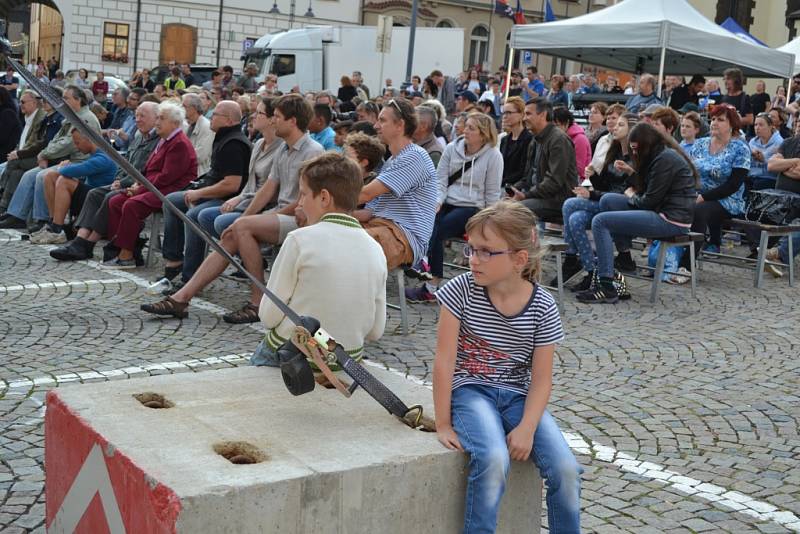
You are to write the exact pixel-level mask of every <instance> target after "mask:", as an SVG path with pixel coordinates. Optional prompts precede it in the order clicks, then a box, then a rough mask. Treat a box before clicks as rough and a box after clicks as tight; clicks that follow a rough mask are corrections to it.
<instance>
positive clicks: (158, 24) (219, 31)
mask: <svg viewBox="0 0 800 534" xmlns="http://www.w3.org/2000/svg"><path fill="white" fill-rule="evenodd" d="M53 1H54V3H55V4H56V6H57V7H58V10H59V11H60V13H61V15H62V17H63V21H64V28H65V31H64V37H63V42H62V52H63V53H62V58H61V59H62V61H61V65H62V69H63V70H64V71H67V70H70V69H77V68H79V67H84V68H87V69H89V70H102V71H104V72H106V73H107V74H111V75H115V76H118V77H121V78H127V77H129V76H130V75H131V74H132V72H133V71H134V70H135V69H142V68H152V67H155V66H156V65H159V64H162V63H165V62H168V61H177V62H188V63H206V64H212V65H226V64H229V65H232V66H233V67H234V68H235V69H237V70H238V69H240V68H241V66H242V60H241V56H242V52H243V49H244V47H245V46H246V43H248V42H252V40H255V39H257V38H259V37H261V36H262V35H264V34H265V33H269V32H273V31H276V30H279V29H288V28H290V27H295V28H297V27H300V26H305V25H308V24H347V25H355V24H359V23H360V20H361V11H360V2H359V0H275V1H272V2H270V1H269V0H193V1H173V0H164V1H155V0H139V1H138V2H137V1H136V0H53ZM292 6H294V8H295V13H294V15H291V13H290V12H291V8H292ZM272 8H277V10H278V11H279V13H270V10H271V9H272ZM309 10H310V11H311V12H312V13H313V15H314V16H313V17H307V16H305V14H306V13H308V12H309ZM220 21H221V24H220ZM137 30H138V31H137Z"/></svg>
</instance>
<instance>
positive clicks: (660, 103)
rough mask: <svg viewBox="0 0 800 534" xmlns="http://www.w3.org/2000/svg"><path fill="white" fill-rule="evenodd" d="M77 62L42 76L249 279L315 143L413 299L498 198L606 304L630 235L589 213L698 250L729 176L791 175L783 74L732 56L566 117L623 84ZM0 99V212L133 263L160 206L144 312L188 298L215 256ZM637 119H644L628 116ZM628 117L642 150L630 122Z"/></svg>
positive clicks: (70, 144) (438, 276) (284, 230)
mask: <svg viewBox="0 0 800 534" xmlns="http://www.w3.org/2000/svg"><path fill="white" fill-rule="evenodd" d="M12 74H13V73H12ZM45 74H46V73H45ZM88 77H89V74H88V72H85V73H82V74H81V76H79V77H78V78H77V79H76V81H75V83H74V84H68V83H63V84H51V85H52V86H53V87H55V88H56V90H63V93H64V100H65V102H66V103H67V105H68V106H70V108H71V109H73V110H74V111H75V112H76V113H77V114H78V116H79V117H80V118H81V120H83V121H84V122H85V123H86V124H87V125H88V126H89V127H91V128H92V129H94V130H95V131H97V132H98V133H101V134H102V136H103V137H104V138H105V139H107V140H108V141H109V142H110V143H111V144H112V146H113V147H114V148H115V149H117V150H118V151H120V153H121V154H123V155H124V157H125V158H127V159H128V161H129V162H130V163H131V164H132V165H133V166H134V167H135V168H137V170H139V171H140V172H142V173H143V174H144V175H145V176H146V177H148V178H149V179H150V180H151V181H152V182H153V183H154V184H156V186H157V187H158V188H159V190H160V191H161V192H162V193H164V194H166V195H167V196H168V199H169V200H170V202H172V203H173V204H174V205H175V206H177V207H178V208H179V209H180V210H181V211H183V212H184V213H185V214H186V215H187V216H188V217H189V218H190V219H192V220H194V221H196V222H197V223H198V224H199V225H200V226H201V227H202V228H204V229H205V230H206V231H207V232H208V233H210V234H211V235H212V236H214V237H215V238H218V239H219V240H220V241H221V243H222V245H223V246H224V247H225V248H226V249H227V250H228V251H229V252H231V253H234V254H238V255H239V256H240V257H241V258H242V261H243V263H244V265H245V267H246V268H247V269H248V271H249V272H250V273H251V274H253V275H254V276H255V277H256V278H257V279H260V280H263V278H264V263H263V258H262V254H261V250H262V249H263V248H264V247H265V246H268V245H273V246H280V245H281V244H282V243H283V242H284V241H285V239H286V236H287V235H288V234H289V233H290V232H292V231H294V230H295V229H297V228H299V227H303V226H304V225H305V224H306V219H305V216H304V214H303V212H302V210H301V209H299V208H298V202H299V187H300V174H299V173H300V169H301V167H302V166H303V165H304V164H306V163H307V162H308V161H310V160H313V159H314V158H316V157H318V156H320V155H321V154H323V153H324V152H326V151H332V152H337V153H343V154H345V155H346V156H349V157H351V158H354V159H356V161H357V163H358V165H359V168H360V169H361V171H362V178H363V180H364V186H363V190H362V192H361V195H360V197H359V208H358V209H357V210H355V211H354V212H353V216H354V217H355V218H356V219H357V220H358V221H359V223H360V224H361V226H362V227H363V228H365V229H366V231H367V232H368V233H369V234H370V235H371V236H372V237H373V238H374V239H375V240H376V241H377V242H378V243H379V244H380V246H381V249H382V251H383V253H384V256H385V259H386V265H387V268H388V269H394V268H397V267H400V266H415V267H419V268H422V269H429V270H430V276H431V277H432V279H430V280H428V281H427V282H426V283H424V284H422V285H421V286H419V287H413V288H409V289H408V290H407V296H408V298H409V299H411V300H413V301H418V302H432V301H434V300H435V293H436V291H437V288H438V285H439V284H440V283H441V281H442V279H443V277H444V271H443V263H444V261H445V258H444V254H445V244H446V243H447V241H448V240H450V239H453V238H460V237H461V236H462V235H463V232H464V227H465V225H466V222H467V220H468V219H469V218H470V217H471V216H472V215H473V214H474V213H476V212H477V211H479V210H480V209H482V208H483V207H486V206H488V205H491V204H493V203H494V202H496V201H497V200H499V199H501V198H503V197H508V198H511V199H515V200H517V201H520V202H521V203H522V204H523V205H525V206H526V207H527V208H528V209H530V210H531V211H532V212H533V213H534V214H535V215H536V216H537V217H538V218H539V220H540V221H542V222H543V223H549V224H550V225H551V228H562V227H563V236H564V238H565V240H566V242H567V245H568V250H567V255H566V258H565V261H564V264H563V270H564V272H563V274H564V275H565V279H566V280H571V279H572V278H574V277H575V276H577V275H578V274H580V273H584V276H583V278H582V279H581V281H580V282H579V283H578V284H576V285H575V286H574V289H576V291H577V293H578V295H579V298H580V299H581V300H583V301H585V302H595V301H599V302H614V301H615V295H613V294H611V289H610V288H611V287H616V288H619V287H620V284H619V283H617V282H618V281H619V280H620V278H621V276H620V273H625V272H631V271H634V270H635V269H636V267H637V266H636V262H635V260H634V259H633V257H632V256H631V254H630V249H629V247H627V246H626V245H625V243H626V239H627V237H632V236H621V235H620V234H619V230H618V229H617V228H618V227H617V226H615V222H614V221H615V219H614V218H613V217H610V216H603V217H600V218H599V219H598V216H599V215H601V214H604V213H605V212H608V211H626V212H627V211H632V212H637V210H638V211H642V210H644V211H650V212H654V213H657V214H658V215H659V217H661V219H662V220H664V221H666V224H671V225H672V226H674V228H673V227H672V226H669V227H663V226H658V227H656V228H657V230H658V231H656V230H655V229H654V230H653V231H651V232H649V233H648V232H647V231H646V230H644V229H642V230H640V234H639V237H656V238H657V237H659V236H660V237H666V236H669V235H675V234H677V233H681V232H684V231H689V230H691V231H695V232H700V233H704V234H705V235H706V236H707V242H706V243H705V244H704V245H703V247H700V249H705V250H707V251H712V252H716V251H719V249H720V245H721V238H722V228H723V226H724V224H725V222H726V221H727V220H729V219H731V218H735V217H741V216H742V215H743V214H744V211H745V204H746V199H747V192H748V191H751V190H759V189H763V188H773V187H775V184H776V179H777V177H778V176H779V175H780V176H783V177H785V178H787V179H800V164H798V163H797V161H800V160H798V159H797V157H798V156H800V146H799V145H800V143H798V142H796V141H795V139H796V138H794V137H791V135H790V128H796V127H797V124H798V122H800V121H798V120H797V113H798V112H799V111H800V109H798V106H799V104H798V96H800V78H798V79H794V80H793V83H792V86H791V90H790V92H789V95H788V97H784V98H783V99H780V98H771V97H770V96H769V95H768V94H766V92H765V91H766V89H765V85H764V84H763V83H758V84H756V92H755V93H754V94H753V95H747V94H746V92H745V90H744V86H745V84H744V81H745V80H744V78H743V76H742V73H741V71H739V70H738V69H735V68H732V69H728V70H726V71H725V74H724V78H723V80H722V83H719V82H718V81H717V80H713V79H710V80H706V79H705V78H704V77H703V76H699V75H697V76H694V77H692V78H691V79H690V80H689V81H688V82H687V81H686V80H685V79H683V78H680V77H674V76H669V77H667V79H666V80H665V83H664V84H663V86H662V87H661V88H659V87H657V86H658V80H657V79H656V78H655V77H653V76H651V75H648V74H643V75H641V76H639V78H638V80H637V81H636V83H634V84H629V86H630V87H633V88H635V90H633V89H630V87H629V89H628V90H625V92H628V93H632V94H631V95H630V96H629V97H627V102H626V103H622V104H619V103H618V104H610V105H608V104H606V103H604V102H597V103H594V104H592V105H590V106H589V107H588V114H587V115H586V119H587V120H586V127H585V128H584V127H582V126H581V125H580V124H579V122H580V118H581V115H580V114H579V113H576V112H575V111H574V110H572V109H570V103H571V101H572V98H573V96H575V95H583V98H585V96H586V95H593V94H600V93H607V94H611V95H616V96H618V97H620V98H622V99H623V100H624V98H626V97H625V96H624V95H622V94H621V93H623V89H622V88H621V87H620V85H619V80H618V79H617V78H615V77H612V76H609V77H608V79H606V80H605V81H600V80H597V79H596V78H594V77H592V76H589V75H574V76H570V77H567V78H565V77H563V76H561V75H558V74H556V75H553V76H552V77H551V79H550V80H546V79H545V78H544V77H543V76H541V75H540V74H539V73H538V71H537V70H536V69H535V67H532V68H529V69H528V70H527V71H526V72H525V73H524V74H523V73H522V72H521V71H518V70H516V69H515V70H512V72H511V75H510V76H506V71H504V70H500V71H498V72H496V73H484V72H481V71H480V70H477V69H472V70H468V71H465V72H464V73H461V74H460V75H459V76H448V75H445V74H443V73H441V72H439V71H434V72H432V73H431V74H430V76H427V77H424V78H423V77H417V76H415V77H414V78H413V80H412V83H411V84H409V85H403V86H402V87H400V88H398V87H394V85H393V84H391V83H389V81H388V80H387V86H386V88H385V89H384V90H382V91H379V92H378V91H376V92H374V93H375V94H373V95H372V96H370V95H371V93H370V90H369V88H368V87H367V86H366V84H365V82H364V79H363V76H362V75H361V73H360V72H358V71H354V72H353V73H352V75H351V76H343V77H342V80H341V83H342V87H341V88H339V90H338V91H337V92H335V93H332V92H329V91H320V92H305V93H304V92H302V91H301V88H299V87H293V88H291V89H289V90H287V91H285V93H284V92H282V91H281V90H280V89H279V85H280V84H279V80H278V78H277V77H276V76H275V75H274V74H267V75H266V76H265V77H264V79H263V80H259V78H258V76H257V68H255V66H253V65H248V66H247V68H246V69H245V72H244V74H242V76H240V77H237V76H235V75H234V72H233V69H232V68H231V67H229V66H225V67H222V68H220V69H218V70H217V71H215V72H214V73H213V74H212V76H211V79H210V80H209V81H208V82H206V83H204V84H202V85H197V84H195V83H194V76H193V75H192V73H191V69H190V68H188V66H182V65H171V66H170V69H169V77H168V79H167V80H166V81H165V82H163V83H161V84H156V83H155V81H154V80H153V79H152V78H151V77H150V73H149V72H148V71H147V70H143V71H140V72H137V73H135V74H134V76H133V77H132V78H131V80H130V82H129V83H128V85H127V86H126V87H119V88H117V89H116V90H114V91H113V93H111V94H110V97H109V98H106V94H107V92H108V84H107V82H106V81H105V80H104V79H103V73H97V74H96V77H97V80H95V81H94V82H90V81H89V79H88ZM6 78H8V76H6ZM54 79H55V78H54ZM506 84H509V85H508V87H506ZM62 87H63V89H62ZM720 87H722V88H723V90H724V94H723V90H720ZM12 93H13V94H12ZM506 95H509V96H508V98H506ZM621 101H622V100H621ZM0 113H2V116H3V117H6V116H8V118H9V119H8V121H5V122H7V123H8V124H9V125H10V127H9V128H4V131H3V132H2V134H3V138H2V140H1V141H2V152H3V154H0V189H2V196H0V211H1V212H2V213H0V228H13V229H19V230H22V231H26V232H28V233H29V234H30V241H31V243H34V244H59V245H61V246H60V247H58V248H56V249H53V250H51V251H50V254H51V256H52V257H54V258H56V259H58V260H61V261H74V260H83V259H90V258H92V257H93V255H94V248H95V244H96V243H98V242H99V241H101V240H107V241H108V244H107V245H106V246H105V248H104V258H103V259H104V265H105V266H106V267H107V268H112V269H113V268H119V269H131V268H136V267H140V266H142V265H143V263H144V262H143V255H142V249H143V247H144V246H145V245H146V240H145V239H144V238H143V237H142V236H141V235H140V232H142V230H143V229H144V226H145V221H146V219H147V218H148V217H149V216H150V215H151V214H152V213H154V212H157V211H159V210H161V211H163V212H164V218H163V221H164V228H163V234H164V244H163V248H162V256H163V261H164V275H163V278H165V279H166V281H168V282H169V284H168V289H167V293H168V294H167V295H165V296H166V297H167V299H165V300H164V301H162V302H158V303H155V304H153V305H151V306H150V308H149V309H148V311H152V312H153V313H160V314H165V315H176V316H183V315H184V314H185V309H186V305H187V304H188V302H189V301H190V300H191V298H192V297H194V296H195V295H196V294H197V293H198V292H199V291H200V290H201V289H202V288H203V287H205V286H206V285H207V284H208V283H210V282H211V281H213V280H214V279H215V278H216V277H217V276H218V275H219V274H220V273H221V272H222V271H223V270H224V269H225V268H226V265H227V262H226V261H225V260H224V258H222V257H219V256H218V255H216V254H214V253H212V254H211V255H208V256H206V246H205V242H204V241H203V239H202V238H201V236H199V235H197V234H195V233H194V232H193V231H192V230H191V228H190V227H188V226H187V225H185V224H184V223H183V222H182V221H181V220H180V219H179V218H178V217H177V216H175V215H174V214H173V213H172V212H171V211H169V210H163V206H161V204H160V202H159V201H158V199H157V198H156V197H155V196H154V195H152V193H148V192H146V191H144V190H143V189H142V187H141V186H140V185H138V184H137V183H136V182H135V180H133V178H132V177H130V176H128V175H127V174H126V173H125V172H124V170H122V169H117V168H116V166H115V165H114V164H113V163H112V162H111V161H110V160H109V159H108V158H104V155H103V151H102V150H98V147H96V146H94V145H93V144H92V143H91V142H89V140H88V139H86V138H85V137H84V136H82V135H80V134H79V133H75V131H74V128H73V127H72V125H70V124H69V123H68V122H62V120H63V119H62V118H61V116H60V115H59V114H58V113H56V112H55V111H54V110H53V109H52V108H50V106H49V105H48V104H47V103H45V102H43V101H42V99H41V98H40V97H39V95H37V94H36V93H35V92H34V91H31V90H27V91H24V92H21V93H20V94H19V95H17V91H16V86H13V85H10V84H9V85H2V86H0ZM5 122H4V124H5ZM640 122H641V123H645V124H646V125H647V128H645V127H644V126H642V127H641V128H639V129H638V130H637V129H636V127H637V123H640ZM634 130H635V131H636V132H638V133H637V135H638V136H639V137H640V138H641V139H642V140H643V141H642V142H643V143H645V144H646V146H647V150H648V151H649V152H648V153H646V154H644V153H642V152H641V149H640V148H639V146H637V143H636V142H634V141H632V140H631V139H632V138H631V133H632V132H633V131H634ZM651 130H654V131H655V132H657V133H658V135H660V136H661V138H663V139H665V140H667V141H665V142H660V141H659V139H656V138H654V137H653V135H651V134H652V132H651ZM677 156H680V158H678V157H677ZM176 159H179V160H180V162H181V163H180V164H179V165H176V164H175V160H176ZM645 167H646V168H645ZM687 169H688V170H687ZM687 172H689V173H690V174H691V176H696V177H697V183H696V184H694V186H695V187H696V189H697V190H696V193H695V192H690V191H689V190H688V188H687V186H686V184H685V183H684V182H686V179H687V178H686V177H687V176H688V174H687ZM795 175H796V176H797V177H796V176H795ZM676 184H680V185H676ZM676 188H677V189H676ZM684 194H686V195H689V194H691V195H694V196H693V206H692V209H691V210H689V214H688V215H686V214H684V213H683V212H680V213H679V214H678V215H675V214H674V212H673V211H672V210H673V209H674V206H672V204H671V203H674V202H677V201H675V198H674V195H678V196H681V195H684ZM670 195H672V196H670ZM681 198H682V197H681ZM681 202H682V200H681ZM679 203H680V202H679ZM679 211H680V210H679ZM668 214H673V215H675V219H674V220H673V219H670V218H669V215H668ZM638 215H641V214H637V216H638ZM630 217H633V215H630V214H625V215H621V219H620V220H623V221H624V220H628V219H629V218H630ZM637 220H638V219H637ZM648 220H650V219H648ZM561 225H563V226H561ZM595 226H597V228H598V231H600V232H606V233H608V234H609V235H611V236H612V237H613V239H612V241H613V242H614V243H615V244H616V245H617V247H616V250H617V255H616V257H615V258H612V260H611V265H612V267H611V268H609V267H608V265H609V263H608V261H607V260H608V258H607V255H608V247H607V246H606V245H607V243H609V242H612V241H608V240H606V241H603V240H602V238H601V240H600V244H601V245H603V247H604V248H603V249H602V254H603V255H604V256H603V258H602V261H601V258H600V254H601V253H600V252H599V251H597V250H596V248H597V245H598V241H597V239H595V240H594V243H595V247H594V248H593V247H592V243H591V241H590V240H589V239H588V238H587V235H586V231H587V230H593V228H594V227H595ZM659 232H662V233H660V234H659ZM645 234H647V235H645ZM650 234H659V235H650ZM786 242H787V240H786V239H784V240H783V241H782V242H780V243H778V242H776V243H771V245H774V247H773V248H771V249H770V250H769V251H768V255H769V257H770V258H773V259H776V260H777V259H782V260H783V261H784V262H786V261H788V258H786V256H787V254H788V251H787V247H786ZM753 246H755V245H753ZM796 248H800V247H796ZM756 253H757V251H756V250H755V248H753V254H756ZM683 266H684V267H685V268H688V259H687V258H686V255H684V258H683ZM771 272H773V273H776V272H779V270H778V269H775V268H774V267H773V268H771ZM608 280H613V281H616V282H615V283H616V285H614V284H609V283H608ZM618 296H619V295H617V297H618ZM260 298H261V295H260V293H259V292H258V290H257V289H256V288H255V287H253V288H252V289H251V295H250V298H249V299H248V301H247V302H246V303H245V304H244V305H243V306H242V307H241V308H240V309H238V310H236V311H235V312H232V313H230V314H228V315H226V317H225V320H227V321H229V322H233V323H241V322H254V321H257V320H258V306H259V303H260Z"/></svg>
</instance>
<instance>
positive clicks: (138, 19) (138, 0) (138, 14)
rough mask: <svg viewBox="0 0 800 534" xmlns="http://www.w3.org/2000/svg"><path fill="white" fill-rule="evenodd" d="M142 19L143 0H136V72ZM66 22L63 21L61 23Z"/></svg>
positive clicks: (134, 40) (134, 66) (134, 62)
mask: <svg viewBox="0 0 800 534" xmlns="http://www.w3.org/2000/svg"><path fill="white" fill-rule="evenodd" d="M141 21H142V0H136V34H135V37H134V38H133V72H136V67H137V66H138V62H139V26H141ZM61 24H62V25H63V24H64V23H63V22H62V23H61Z"/></svg>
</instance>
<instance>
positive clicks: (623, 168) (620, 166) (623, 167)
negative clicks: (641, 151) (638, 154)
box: [614, 159, 634, 174]
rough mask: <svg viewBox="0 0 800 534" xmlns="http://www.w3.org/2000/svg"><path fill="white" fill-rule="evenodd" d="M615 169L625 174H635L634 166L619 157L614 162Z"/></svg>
mask: <svg viewBox="0 0 800 534" xmlns="http://www.w3.org/2000/svg"><path fill="white" fill-rule="evenodd" d="M614 170H616V171H617V172H622V173H625V174H633V172H634V171H633V167H631V166H630V165H628V164H627V163H625V162H624V161H622V160H621V159H618V160H617V161H615V162H614Z"/></svg>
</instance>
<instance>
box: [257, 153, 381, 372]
mask: <svg viewBox="0 0 800 534" xmlns="http://www.w3.org/2000/svg"><path fill="white" fill-rule="evenodd" d="M362 185H363V184H362V181H361V173H360V170H359V168H358V164H357V163H356V162H354V161H352V160H350V159H348V158H346V157H344V156H342V155H340V154H337V153H332V152H327V153H325V154H323V155H321V156H318V157H317V158H315V159H313V160H310V161H308V162H306V163H305V164H304V165H303V167H302V168H301V169H300V198H299V201H298V202H299V205H298V208H299V209H302V211H303V212H304V214H305V217H306V220H307V223H306V226H305V227H303V228H298V229H297V230H294V231H292V232H290V233H289V235H288V236H287V238H286V240H285V241H284V242H283V246H282V247H281V250H280V253H279V254H278V257H277V258H276V259H275V263H274V264H273V266H272V271H271V273H270V277H269V281H268V282H267V288H268V289H269V290H270V291H272V292H274V293H275V294H276V295H277V296H278V297H279V298H280V299H281V300H283V301H284V302H285V303H287V304H288V305H289V306H290V307H291V308H292V309H293V310H294V311H296V312H297V313H298V314H300V315H307V316H310V317H314V318H315V319H318V320H319V321H320V324H321V325H322V327H323V328H324V329H325V330H326V331H327V332H329V333H330V334H331V335H332V336H333V337H334V339H336V341H337V342H339V343H340V344H341V345H342V346H343V347H344V348H345V350H346V351H347V352H348V353H349V354H350V356H351V357H353V358H355V359H357V360H358V359H360V358H361V356H362V353H363V345H364V341H365V340H367V341H372V340H376V339H378V338H380V336H381V335H382V334H383V329H384V327H385V324H386V276H387V269H386V257H385V256H384V254H383V250H382V249H381V247H380V245H379V244H378V242H377V241H375V240H374V239H373V238H372V237H370V236H369V234H367V232H366V231H365V230H364V229H363V228H361V225H360V224H359V222H358V221H357V220H356V219H354V218H353V217H352V216H351V215H350V214H351V213H352V212H353V210H355V209H356V206H357V204H358V196H359V193H360V192H361V187H362ZM258 315H259V317H260V318H261V322H262V323H263V324H264V326H265V327H266V328H267V335H266V338H265V339H264V341H263V342H261V343H259V345H258V347H257V349H256V351H255V353H254V354H253V358H252V360H251V361H252V363H253V365H270V366H278V365H280V362H279V360H278V357H277V354H276V351H277V349H278V348H279V347H280V346H281V345H282V344H283V342H284V341H286V340H287V339H288V338H290V337H291V336H292V333H293V330H294V325H293V324H292V322H291V321H290V320H289V319H287V318H286V316H285V315H284V314H283V313H282V312H281V311H280V310H279V309H278V308H277V307H276V306H275V305H274V304H273V303H272V301H271V300H269V299H268V298H267V297H262V299H261V306H260V307H259V312H258Z"/></svg>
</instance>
